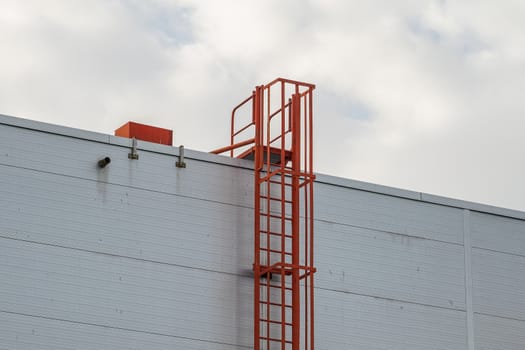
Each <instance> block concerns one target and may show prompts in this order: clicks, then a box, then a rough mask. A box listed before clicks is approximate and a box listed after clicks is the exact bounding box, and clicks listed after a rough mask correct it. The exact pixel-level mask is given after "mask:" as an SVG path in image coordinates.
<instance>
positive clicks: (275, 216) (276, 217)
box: [259, 213, 292, 221]
mask: <svg viewBox="0 0 525 350" xmlns="http://www.w3.org/2000/svg"><path fill="white" fill-rule="evenodd" d="M259 215H261V216H269V217H271V218H274V219H281V220H283V219H284V220H288V221H292V218H288V217H286V216H284V217H283V216H279V215H275V214H267V213H259Z"/></svg>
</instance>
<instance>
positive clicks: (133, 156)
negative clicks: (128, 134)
mask: <svg viewBox="0 0 525 350" xmlns="http://www.w3.org/2000/svg"><path fill="white" fill-rule="evenodd" d="M128 158H129V159H139V155H138V153H137V139H136V138H132V139H131V153H128Z"/></svg>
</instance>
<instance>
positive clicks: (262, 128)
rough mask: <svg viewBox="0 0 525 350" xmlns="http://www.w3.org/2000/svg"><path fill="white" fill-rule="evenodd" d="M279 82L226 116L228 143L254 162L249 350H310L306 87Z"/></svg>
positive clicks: (310, 177)
mask: <svg viewBox="0 0 525 350" xmlns="http://www.w3.org/2000/svg"><path fill="white" fill-rule="evenodd" d="M314 89H315V85H312V84H308V83H302V82H298V81H293V80H289V79H282V78H278V79H276V80H274V81H272V82H270V83H269V84H267V85H261V86H257V87H256V88H255V90H254V91H253V92H252V94H251V96H249V97H248V98H247V99H245V100H244V101H243V102H241V103H240V104H239V105H238V106H236V107H235V108H234V109H233V111H232V116H231V139H230V145H229V146H226V147H223V148H221V149H218V150H215V151H213V152H212V153H216V154H220V153H225V152H228V153H229V155H230V156H231V157H238V158H244V159H252V160H253V161H254V184H255V194H254V211H255V213H254V235H255V237H254V263H253V271H254V290H253V294H254V295H253V298H254V309H253V311H254V330H253V332H254V349H255V350H273V349H281V350H313V349H314V280H313V274H314V272H315V268H314V266H313V262H314V256H313V254H314V246H313V234H314V230H313V229H314V218H313V201H314V195H313V184H314V179H315V175H314V173H313V164H312V163H313V154H312V141H313V139H312V138H313V128H312V118H313V110H312V109H313V100H312V98H313V90H314Z"/></svg>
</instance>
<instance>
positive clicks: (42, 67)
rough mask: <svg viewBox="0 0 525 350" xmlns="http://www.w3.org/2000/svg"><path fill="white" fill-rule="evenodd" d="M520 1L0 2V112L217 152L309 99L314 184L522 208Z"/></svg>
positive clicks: (524, 69) (523, 38)
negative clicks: (282, 90) (283, 81)
mask: <svg viewBox="0 0 525 350" xmlns="http://www.w3.org/2000/svg"><path fill="white" fill-rule="evenodd" d="M524 18H525V1H523V0H515V1H512V0H503V1H491V0H486V1H483V0H477V1H469V0H458V1H446V0H440V1H438V0H429V1H426V0H413V1H411V0H396V1H392V0H384V1H375V0H368V1H349V0H290V1H283V0H268V1H240V0H239V1H227V0H226V1H225V0H222V1H212V0H210V1H203V0H201V1H191V0H180V1H178V0H173V1H169V0H151V1H146V0H120V1H117V0H89V1H87V0H84V1H80V0H56V1H54V0H46V1H41V0H23V1H22V0H0V50H1V51H0V52H1V57H2V58H1V60H0V78H1V83H0V113H1V114H7V115H13V116H17V117H23V118H28V119H34V120H40V121H45V122H50V123H56V124H61V125H66V126H71V127H75V128H82V129H88V130H93V131H98V132H104V133H112V132H113V130H114V129H115V128H117V127H118V126H120V125H121V124H123V123H124V122H126V121H128V120H135V121H138V122H143V123H150V124H153V125H157V126H161V127H165V128H170V129H173V130H174V131H175V142H174V143H175V145H179V144H184V145H185V146H186V147H187V148H191V149H196V150H202V151H209V150H212V149H214V148H216V147H219V146H223V145H225V144H226V143H227V141H228V132H229V131H228V130H229V126H228V122H229V113H230V109H231V107H232V106H234V105H235V104H236V103H237V102H239V101H240V100H242V99H244V98H245V97H247V96H248V95H249V93H250V91H251V90H252V88H253V87H254V86H255V85H259V84H263V83H265V82H269V81H270V80H273V79H274V78H275V77H278V76H282V77H288V78H291V79H297V80H303V81H307V82H312V83H315V84H316V85H317V89H316V96H315V113H316V114H315V118H316V121H315V124H316V129H315V133H316V136H317V137H316V143H315V149H316V152H315V155H316V170H317V171H318V172H322V173H326V174H331V175H336V176H341V177H348V178H353V179H358V180H363V181H368V182H373V183H379V184H383V185H389V186H395V187H401V188H407V189H411V190H416V191H423V192H428V193H433V194H439V195H444V196H449V197H454V198H459V199H466V200H470V201H477V202H483V203H488V204H492V205H497V206H504V207H510V208H514V209H520V210H525V165H524V164H525V157H524V154H523V153H524V150H525V137H524V135H525V20H524Z"/></svg>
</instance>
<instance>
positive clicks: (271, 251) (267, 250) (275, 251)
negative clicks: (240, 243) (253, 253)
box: [259, 247, 292, 255]
mask: <svg viewBox="0 0 525 350" xmlns="http://www.w3.org/2000/svg"><path fill="white" fill-rule="evenodd" d="M259 250H264V251H265V252H270V253H277V254H282V253H284V255H292V253H290V252H283V251H282V250H276V249H271V248H270V249H268V248H264V247H260V248H259Z"/></svg>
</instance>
